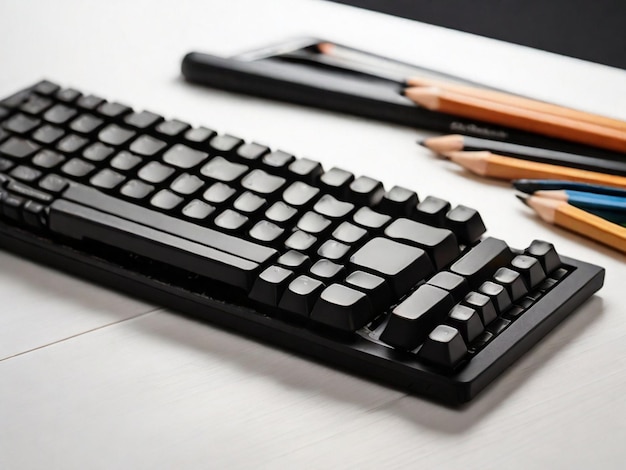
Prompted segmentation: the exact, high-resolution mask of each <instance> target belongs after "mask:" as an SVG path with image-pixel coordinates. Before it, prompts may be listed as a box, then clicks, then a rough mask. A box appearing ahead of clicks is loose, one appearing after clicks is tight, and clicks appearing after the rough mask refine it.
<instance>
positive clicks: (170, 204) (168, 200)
mask: <svg viewBox="0 0 626 470" xmlns="http://www.w3.org/2000/svg"><path fill="white" fill-rule="evenodd" d="M181 202H183V198H182V197H180V196H178V195H176V194H174V193H173V192H171V191H168V190H167V189H162V190H161V191H159V192H158V193H156V194H155V195H154V196H152V199H150V204H152V205H153V206H154V207H158V208H160V209H166V210H170V209H173V208H174V207H176V206H178V205H179V204H180V203H181Z"/></svg>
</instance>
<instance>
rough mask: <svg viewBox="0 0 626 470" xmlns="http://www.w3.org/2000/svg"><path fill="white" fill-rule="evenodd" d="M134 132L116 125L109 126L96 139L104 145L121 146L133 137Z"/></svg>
mask: <svg viewBox="0 0 626 470" xmlns="http://www.w3.org/2000/svg"><path fill="white" fill-rule="evenodd" d="M135 134H136V132H135V131H132V130H130V129H126V128H124V127H120V126H118V125H117V124H109V125H108V126H106V127H105V128H104V129H102V130H101V131H100V133H99V134H98V138H99V139H100V140H101V141H102V142H104V143H105V144H110V145H123V144H125V143H126V142H128V141H129V140H130V139H132V138H133V137H134V136H135Z"/></svg>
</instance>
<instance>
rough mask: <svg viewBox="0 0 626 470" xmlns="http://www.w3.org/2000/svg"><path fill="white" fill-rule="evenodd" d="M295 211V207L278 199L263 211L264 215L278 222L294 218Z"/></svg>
mask: <svg viewBox="0 0 626 470" xmlns="http://www.w3.org/2000/svg"><path fill="white" fill-rule="evenodd" d="M297 213H298V211H297V209H295V208H293V207H291V206H289V205H287V204H285V203H284V202H282V201H278V202H275V203H274V204H272V206H271V207H270V208H269V209H267V211H265V217H267V218H268V219H270V220H272V221H274V222H276V223H279V224H280V223H285V222H287V221H289V220H291V219H293V218H295V216H296V214H297Z"/></svg>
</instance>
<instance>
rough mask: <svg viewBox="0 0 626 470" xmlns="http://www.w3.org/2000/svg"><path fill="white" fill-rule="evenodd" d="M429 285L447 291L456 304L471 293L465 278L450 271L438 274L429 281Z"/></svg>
mask: <svg viewBox="0 0 626 470" xmlns="http://www.w3.org/2000/svg"><path fill="white" fill-rule="evenodd" d="M428 284H430V285H431V286H435V287H439V288H440V289H444V290H447V291H448V292H449V293H450V295H451V296H452V298H453V299H454V301H455V302H459V301H461V299H463V297H465V295H466V294H467V293H468V292H469V285H468V284H467V281H466V280H465V278H464V277H462V276H459V275H458V274H454V273H451V272H449V271H441V272H438V273H437V274H435V275H434V276H433V277H431V278H430V279H429V280H428Z"/></svg>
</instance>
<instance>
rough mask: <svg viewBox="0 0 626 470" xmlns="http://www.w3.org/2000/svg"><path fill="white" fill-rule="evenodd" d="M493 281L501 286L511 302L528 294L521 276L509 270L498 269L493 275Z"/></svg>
mask: <svg viewBox="0 0 626 470" xmlns="http://www.w3.org/2000/svg"><path fill="white" fill-rule="evenodd" d="M493 281H494V282H496V283H498V284H500V285H501V286H503V287H504V288H505V289H506V291H507V293H508V294H509V297H510V298H511V300H512V301H513V302H515V301H516V300H517V299H519V298H521V297H523V296H524V295H526V293H527V292H528V289H527V288H526V284H524V281H523V278H522V275H521V274H520V273H518V272H517V271H513V270H512V269H509V268H499V269H498V270H497V271H496V273H495V274H494V275H493Z"/></svg>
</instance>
